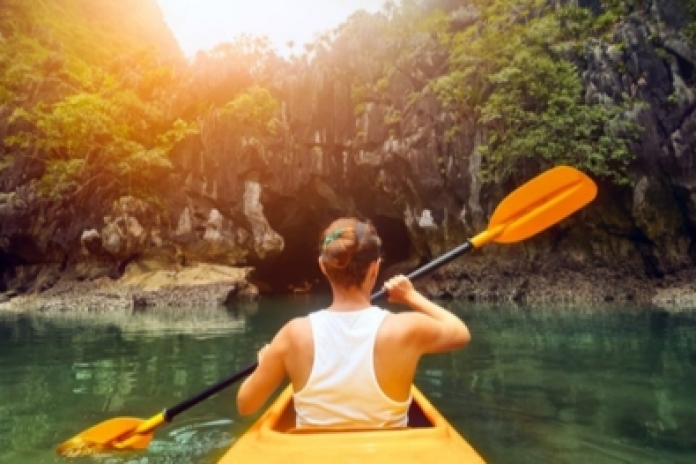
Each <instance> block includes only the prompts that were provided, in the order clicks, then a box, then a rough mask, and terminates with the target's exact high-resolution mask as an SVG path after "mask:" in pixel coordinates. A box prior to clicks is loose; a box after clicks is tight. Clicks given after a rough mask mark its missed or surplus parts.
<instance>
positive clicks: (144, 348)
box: [0, 295, 696, 464]
mask: <svg viewBox="0 0 696 464" xmlns="http://www.w3.org/2000/svg"><path fill="white" fill-rule="evenodd" d="M327 301H328V299H327V297H319V298H317V297H314V296H312V295H293V296H292V297H290V298H283V299H264V300H262V301H261V302H259V303H251V304H245V305H239V306H237V307H234V308H230V309H213V308H188V309H185V310H184V309H166V310H148V311H144V312H135V313H133V312H125V311H124V312H122V313H109V314H104V313H102V314H91V313H74V312H70V311H65V312H63V313H57V314H32V315H22V314H2V315H0V463H3V464H4V463H8V464H9V463H28V464H34V463H54V462H55V463H57V462H65V460H64V459H62V458H58V457H56V456H55V455H54V453H53V449H54V447H55V446H56V445H57V444H58V443H60V442H62V441H64V440H65V439H67V438H70V437H71V436H73V435H74V434H75V433H78V432H80V431H82V430H84V429H86V428H88V427H90V426H92V425H95V424H98V423H100V422H101V421H103V420H106V419H110V418H113V417H118V416H135V417H141V418H148V417H151V416H152V415H154V414H156V413H157V412H159V411H160V410H161V409H162V408H164V407H168V406H172V405H174V404H177V403H179V402H180V401H182V400H184V399H186V398H189V397H191V396H193V395H194V394H196V393H198V392H199V391H201V390H203V389H204V388H206V387H208V386H210V385H212V384H213V383H216V382H217V381H219V380H220V379H222V378H224V377H227V376H229V375H230V374H232V373H234V372H236V371H238V370H240V369H241V368H243V367H246V366H247V365H248V364H249V363H250V362H251V361H253V360H254V359H255V357H256V351H257V350H258V348H259V347H260V346H262V345H263V344H264V343H266V342H267V341H268V340H269V339H270V338H271V337H272V336H273V334H275V332H276V331H277V330H278V329H279V328H280V327H281V326H282V324H284V323H285V322H287V321H288V320H289V319H291V318H292V317H295V316H298V315H303V314H306V313H307V312H308V311H310V310H313V309H317V308H320V307H323V306H325V304H326V303H327ZM451 307H452V308H453V309H454V310H455V311H456V312H457V313H458V314H460V315H461V316H462V317H463V318H464V319H465V320H466V321H467V323H468V325H469V326H470V328H471V330H472V334H473V341H472V344H471V345H470V346H469V347H468V348H467V349H465V350H463V351H461V352H457V353H450V354H440V355H434V356H428V357H427V358H426V359H425V360H424V363H423V365H422V367H421V369H420V370H419V372H418V377H417V384H418V385H419V386H420V387H421V389H422V390H423V391H424V392H425V394H426V395H427V396H428V397H429V398H430V399H431V400H432V402H433V403H434V404H435V405H436V406H437V407H438V408H439V409H440V410H441V411H442V412H443V413H444V414H445V416H446V417H447V418H448V419H449V420H450V421H451V422H452V423H453V424H454V425H455V427H456V428H457V429H458V430H460V432H461V433H462V434H463V435H464V436H465V437H466V438H467V439H468V440H469V441H470V442H471V443H472V444H473V445H474V446H475V447H476V448H477V449H478V450H479V451H480V452H481V454H482V455H483V456H484V457H486V458H487V459H488V461H489V462H491V463H506V462H509V463H545V462H552V463H586V462H593V463H594V462H597V463H605V462H606V463H613V462H619V463H622V462H630V463H653V462H670V463H681V462H684V463H686V462H694V461H695V460H696V438H694V437H696V398H695V397H694V396H693V394H692V386H693V384H694V383H695V382H696V331H695V330H694V329H695V328H696V317H695V316H694V315H693V314H671V313H665V312H660V311H655V310H653V309H651V308H620V307H616V306H614V307H606V308H597V307H594V308H541V307H537V308H522V307H505V306H482V305H469V304H464V303H452V304H451ZM235 393H236V387H231V388H229V389H228V390H226V391H224V392H221V393H220V394H219V395H217V396H216V397H214V398H210V399H208V400H207V401H205V402H203V403H202V404H200V405H198V406H196V407H195V408H194V409H192V410H191V411H188V412H186V413H184V414H182V415H181V416H179V417H177V418H176V420H175V421H174V423H172V424H169V425H166V426H163V427H161V428H160V429H159V430H158V431H157V433H156V434H155V438H154V440H153V442H152V443H151V446H150V448H149V449H148V450H147V451H144V452H136V453H126V454H117V455H114V454H112V455H102V456H98V457H94V458H86V459H84V460H82V462H102V463H114V464H115V463H119V464H120V463H148V464H157V463H213V462H216V461H217V459H218V458H219V457H220V456H221V455H222V453H223V452H224V450H225V449H226V448H227V447H228V446H229V445H230V443H232V442H233V441H234V439H235V437H237V436H239V435H240V434H241V433H242V432H243V431H244V430H245V429H246V428H248V426H249V425H250V423H251V419H242V418H240V417H238V416H237V415H236V411H235V407H234V395H235ZM78 462H81V461H80V460H78Z"/></svg>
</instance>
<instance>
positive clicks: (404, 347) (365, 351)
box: [237, 218, 471, 428]
mask: <svg viewBox="0 0 696 464" xmlns="http://www.w3.org/2000/svg"><path fill="white" fill-rule="evenodd" d="M381 243H382V242H381V240H380V238H379V236H378V235H377V232H376V231H375V229H374V227H373V226H372V225H371V224H370V223H365V222H361V221H358V220H357V219H354V218H343V219H339V220H337V221H334V222H333V223H332V224H331V225H330V226H329V227H328V229H326V231H325V232H324V234H323V245H322V248H321V256H320V257H319V267H320V268H321V271H322V272H323V273H324V275H325V276H326V277H327V278H328V280H329V283H330V284H331V290H332V292H333V301H332V304H331V306H329V307H328V308H326V309H324V310H321V311H317V312H314V313H312V314H310V315H309V316H307V317H301V318H296V319H294V320H292V321H290V322H289V323H287V324H286V325H285V326H284V327H283V328H282V329H281V330H280V331H279V332H278V334H277V335H276V336H275V337H274V338H273V341H272V342H271V343H270V344H269V345H267V346H266V347H264V348H263V349H262V350H261V351H260V352H259V366H258V368H257V369H256V371H255V372H254V373H253V374H252V375H251V376H250V377H248V378H247V379H246V380H245V382H244V383H243V384H242V386H241V387H240V389H239V393H238V395H237V408H238V410H239V412H240V414H242V415H249V414H253V413H255V412H256V411H258V409H259V408H261V407H262V406H263V405H264V403H265V402H266V401H267V400H268V398H269V397H270V396H271V394H273V392H274V391H275V390H276V388H277V387H278V386H279V385H280V384H281V383H282V382H283V380H284V379H285V378H286V377H289V379H290V382H291V383H292V385H293V389H294V391H295V394H294V398H293V399H294V404H295V409H296V413H297V427H298V428H302V427H344V428H345V427H356V428H374V427H404V426H406V425H407V420H408V418H407V411H408V407H409V405H410V403H411V384H412V382H413V378H414V376H415V373H416V367H417V365H418V361H419V360H420V358H421V356H422V355H423V354H426V353H438V352H443V351H451V350H455V349H458V348H461V347H463V346H464V345H466V344H467V343H468V342H469V340H470V339H471V337H470V335H469V330H468V329H467V327H466V325H465V324H464V323H463V322H462V321H461V320H460V319H459V318H457V317H456V316H455V315H453V314H452V313H450V312H449V311H447V310H446V309H444V308H442V307H440V306H438V305H437V304H435V303H433V302H431V301H429V300H428V299H426V298H425V297H424V296H423V295H422V294H421V293H419V292H418V291H417V290H415V289H414V287H413V285H412V284H411V282H410V281H409V280H408V278H406V277H404V276H402V275H399V276H396V277H393V278H391V279H389V280H388V281H387V282H386V283H385V284H384V287H385V289H386V290H387V293H388V295H389V301H390V302H392V303H401V304H405V305H407V306H408V307H410V308H411V309H412V311H407V312H400V313H391V312H389V311H386V310H383V309H381V308H378V307H376V306H372V304H371V302H370V294H371V292H372V289H373V287H374V285H375V281H376V280H377V275H378V274H379V267H380V263H381V259H380V254H381Z"/></svg>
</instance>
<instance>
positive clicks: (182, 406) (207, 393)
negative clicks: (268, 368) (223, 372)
mask: <svg viewBox="0 0 696 464" xmlns="http://www.w3.org/2000/svg"><path fill="white" fill-rule="evenodd" d="M256 366H258V363H254V364H252V365H250V366H247V367H245V368H244V369H242V370H241V371H239V372H237V373H235V374H233V375H231V376H229V377H227V378H226V379H223V380H221V381H219V382H218V383H216V384H215V385H212V386H210V387H208V388H206V389H205V390H203V391H202V392H200V393H199V394H197V395H196V396H194V397H192V398H189V399H187V400H184V401H182V402H181V403H179V404H177V405H176V406H172V407H171V408H167V409H165V410H164V412H163V414H164V419H165V420H166V421H167V422H170V421H171V420H172V419H174V417H176V416H177V415H179V414H181V413H182V412H184V411H186V410H187V409H189V408H191V407H193V406H195V405H197V404H198V403H200V402H201V401H203V400H205V399H207V398H209V397H211V396H213V395H214V394H216V393H218V392H220V391H221V390H224V389H225V388H227V387H229V386H230V385H232V384H233V383H236V382H239V381H240V380H242V379H244V378H246V377H248V376H249V375H250V374H251V373H252V372H254V371H255V370H256Z"/></svg>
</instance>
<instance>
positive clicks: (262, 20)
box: [158, 0, 384, 56]
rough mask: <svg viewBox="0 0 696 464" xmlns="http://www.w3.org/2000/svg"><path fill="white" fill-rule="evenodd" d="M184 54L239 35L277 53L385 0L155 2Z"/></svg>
mask: <svg viewBox="0 0 696 464" xmlns="http://www.w3.org/2000/svg"><path fill="white" fill-rule="evenodd" d="M158 3H159V5H160V8H162V11H163V14H164V19H165V21H166V22H167V24H168V25H169V28H170V29H171V30H172V33H173V34H174V36H175V37H176V39H177V41H178V42H179V46H180V47H181V50H182V51H183V53H184V55H186V56H193V55H195V54H196V53H197V52H198V51H200V50H210V49H212V48H213V47H215V46H216V45H219V44H221V43H223V42H229V41H232V40H234V39H235V38H236V37H239V36H241V35H243V34H249V35H253V36H266V37H268V38H269V40H270V42H271V43H272V44H273V46H274V47H275V48H276V50H277V51H278V52H280V53H281V54H283V53H286V52H287V51H288V50H289V47H288V43H289V42H292V43H293V44H295V46H300V45H303V44H305V43H308V42H311V41H313V40H314V38H315V37H316V36H317V35H318V34H321V33H323V32H325V31H327V30H331V29H333V28H335V27H336V26H338V25H339V24H341V23H342V22H343V21H344V20H345V19H347V18H348V17H349V16H350V15H351V14H352V13H353V12H355V11H358V10H361V9H363V10H366V11H369V12H374V11H378V10H379V9H380V8H381V7H382V5H383V3H384V0H301V1H292V0H256V1H248V0H158Z"/></svg>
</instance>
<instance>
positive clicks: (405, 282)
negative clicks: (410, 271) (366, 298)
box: [384, 275, 417, 304]
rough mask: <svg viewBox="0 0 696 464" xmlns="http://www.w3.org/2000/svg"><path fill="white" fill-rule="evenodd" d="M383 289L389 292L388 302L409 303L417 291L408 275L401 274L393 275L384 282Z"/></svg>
mask: <svg viewBox="0 0 696 464" xmlns="http://www.w3.org/2000/svg"><path fill="white" fill-rule="evenodd" d="M384 289H385V290H386V291H387V293H388V294H389V302H390V303H402V304H409V301H412V299H413V296H414V294H416V293H417V292H416V289H415V288H413V284H412V283H411V281H410V280H409V279H408V277H406V276H403V275H397V276H394V277H392V278H391V279H389V280H387V281H386V282H384Z"/></svg>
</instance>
